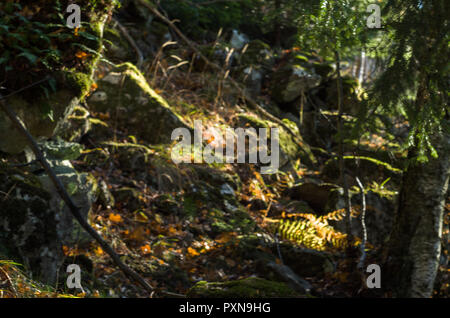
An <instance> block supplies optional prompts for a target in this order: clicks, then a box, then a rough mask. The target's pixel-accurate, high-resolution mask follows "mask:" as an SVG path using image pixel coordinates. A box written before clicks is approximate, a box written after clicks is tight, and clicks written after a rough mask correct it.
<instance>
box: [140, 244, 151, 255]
mask: <svg viewBox="0 0 450 318" xmlns="http://www.w3.org/2000/svg"><path fill="white" fill-rule="evenodd" d="M140 248H141V252H142V254H144V255H145V254H150V253H151V251H152V249H151V247H150V245H148V244H146V245H143V246H141V247H140Z"/></svg>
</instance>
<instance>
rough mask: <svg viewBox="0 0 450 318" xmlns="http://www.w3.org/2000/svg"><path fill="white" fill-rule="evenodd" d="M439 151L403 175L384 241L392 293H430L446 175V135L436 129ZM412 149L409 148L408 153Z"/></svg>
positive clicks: (449, 168) (449, 151)
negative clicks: (396, 207)
mask: <svg viewBox="0 0 450 318" xmlns="http://www.w3.org/2000/svg"><path fill="white" fill-rule="evenodd" d="M433 139H434V140H433V141H434V143H433V145H435V148H436V151H437V152H438V154H439V157H438V158H437V159H430V161H429V162H428V163H425V164H420V165H413V166H410V167H409V168H408V169H407V171H406V172H405V174H404V176H403V185H402V189H401V191H400V196H399V208H398V211H397V215H396V219H395V223H394V228H393V230H392V234H391V238H390V241H389V245H388V253H387V256H388V258H387V263H386V267H385V269H386V275H382V277H383V276H384V279H385V282H386V284H388V290H390V291H392V292H393V296H396V297H431V296H432V293H433V284H434V280H435V277H436V274H437V270H438V266H439V257H440V254H441V238H442V226H443V216H444V204H445V197H446V193H447V187H448V182H449V175H450V135H448V134H444V133H436V134H435V135H434V136H433ZM414 155H415V150H413V151H410V155H409V156H410V157H412V156H414Z"/></svg>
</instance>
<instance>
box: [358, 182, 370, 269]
mask: <svg viewBox="0 0 450 318" xmlns="http://www.w3.org/2000/svg"><path fill="white" fill-rule="evenodd" d="M355 179H356V183H357V184H358V188H359V190H360V191H361V199H362V208H361V227H362V241H361V257H360V259H359V263H358V268H360V269H361V268H363V266H364V260H365V259H366V241H367V228H366V195H365V194H364V187H363V185H362V183H361V181H360V180H359V178H358V177H355Z"/></svg>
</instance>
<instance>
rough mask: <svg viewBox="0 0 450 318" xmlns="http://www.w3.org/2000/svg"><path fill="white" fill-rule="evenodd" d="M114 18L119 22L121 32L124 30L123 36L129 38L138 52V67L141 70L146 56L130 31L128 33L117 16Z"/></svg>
mask: <svg viewBox="0 0 450 318" xmlns="http://www.w3.org/2000/svg"><path fill="white" fill-rule="evenodd" d="M112 20H113V21H114V22H115V23H116V24H117V27H118V28H119V30H120V32H122V34H123V36H124V37H125V38H126V39H127V41H128V43H130V45H131V46H132V47H133V49H134V51H135V52H136V56H137V62H136V67H137V68H138V69H139V70H141V68H142V64H143V63H144V56H143V55H142V52H141V50H140V49H139V47H138V46H137V44H136V42H135V41H134V39H133V38H132V37H131V35H130V33H128V30H127V29H126V28H125V27H124V26H123V25H122V24H121V23H120V22H119V21H118V20H117V19H115V18H112Z"/></svg>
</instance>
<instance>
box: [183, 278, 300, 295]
mask: <svg viewBox="0 0 450 318" xmlns="http://www.w3.org/2000/svg"><path fill="white" fill-rule="evenodd" d="M187 296H188V297H192V298H287V297H298V296H299V294H298V293H297V292H296V291H294V290H293V289H291V288H290V287H288V286H287V285H286V284H285V283H280V282H273V281H269V280H265V279H262V278H258V277H249V278H245V279H241V280H235V281H228V282H223V283H221V282H206V281H200V282H198V283H197V284H195V285H194V286H193V287H192V288H191V289H190V290H189V291H188V293H187Z"/></svg>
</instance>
